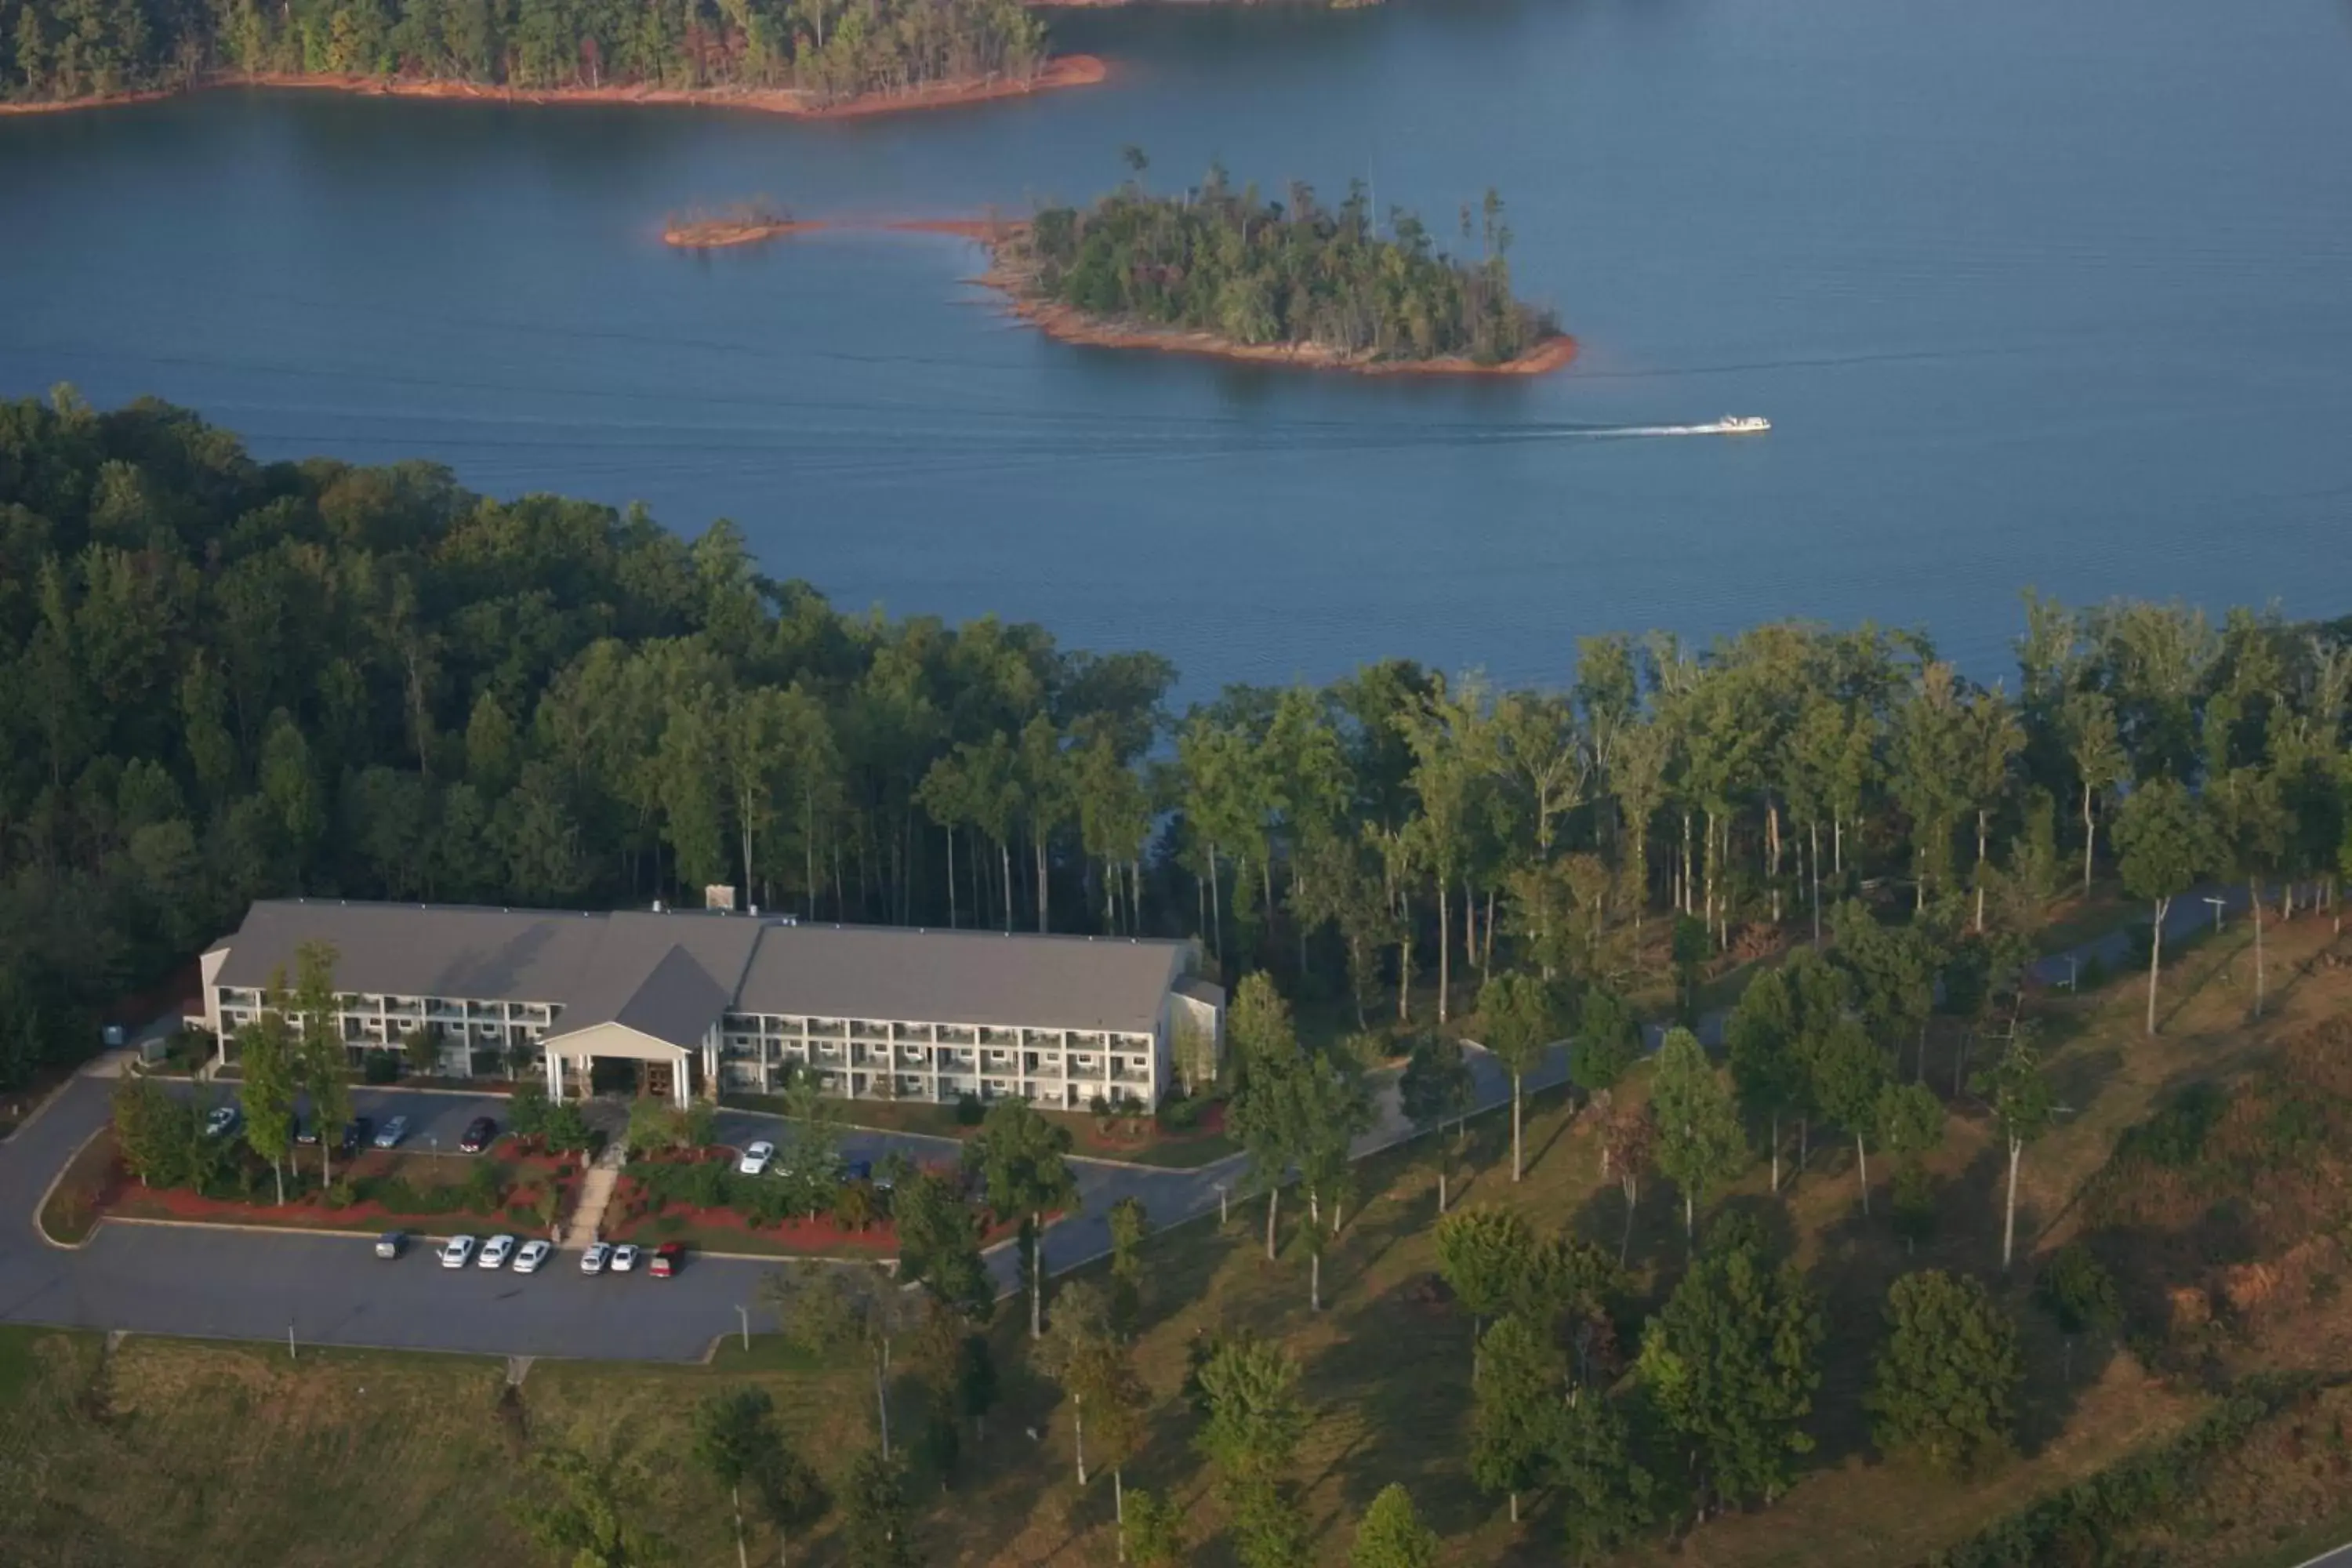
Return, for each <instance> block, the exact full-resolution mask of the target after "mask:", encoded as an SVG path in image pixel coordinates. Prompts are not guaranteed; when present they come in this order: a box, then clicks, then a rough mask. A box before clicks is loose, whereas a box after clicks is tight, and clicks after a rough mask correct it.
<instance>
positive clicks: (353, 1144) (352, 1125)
mask: <svg viewBox="0 0 2352 1568" xmlns="http://www.w3.org/2000/svg"><path fill="white" fill-rule="evenodd" d="M373 1131H375V1122H374V1121H373V1120H372V1119H371V1118H368V1117H365V1116H354V1117H352V1119H351V1120H350V1121H346V1122H344V1123H343V1148H342V1153H343V1157H344V1158H345V1159H349V1158H351V1157H352V1155H353V1154H356V1153H358V1152H360V1151H361V1150H362V1149H363V1148H365V1147H366V1146H367V1141H368V1135H369V1134H370V1133H371V1132H373Z"/></svg>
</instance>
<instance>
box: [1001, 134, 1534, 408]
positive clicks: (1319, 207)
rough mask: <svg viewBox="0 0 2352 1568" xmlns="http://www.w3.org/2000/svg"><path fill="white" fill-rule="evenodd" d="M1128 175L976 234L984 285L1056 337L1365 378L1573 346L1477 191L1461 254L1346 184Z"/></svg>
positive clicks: (1518, 360)
mask: <svg viewBox="0 0 2352 1568" xmlns="http://www.w3.org/2000/svg"><path fill="white" fill-rule="evenodd" d="M1126 156H1127V159H1128V163H1129V168H1130V169H1131V170H1132V171H1133V177H1132V178H1130V179H1129V180H1128V181H1127V182H1126V183H1125V184H1122V185H1120V186H1119V188H1118V189H1117V190H1115V191H1113V192H1111V193H1110V194H1109V195H1106V196H1104V197H1102V198H1101V199H1100V200H1098V201H1097V202H1096V203H1094V205H1091V206H1088V207H1084V208H1078V207H1068V206H1051V207H1043V208H1040V209H1039V210H1038V212H1037V213H1036V215H1035V216H1034V217H1032V218H1031V219H1030V220H1029V221H1027V222H1026V223H1017V224H1007V225H1003V226H1000V227H998V228H996V229H995V230H994V231H992V234H991V236H990V251H991V258H992V265H991V267H990V269H989V272H988V275H987V277H986V279H984V281H986V282H988V283H990V284H992V285H993V286H994V287H996V288H999V289H1003V291H1004V292H1005V293H1007V294H1009V295H1010V296H1011V297H1012V299H1013V305H1014V309H1015V310H1017V311H1018V312H1019V313H1020V314H1021V315H1022V316H1023V317H1024V318H1025V319H1027V320H1029V321H1034V323H1036V324H1037V325H1038V326H1039V327H1041V328H1043V329H1044V330H1045V331H1047V332H1048V333H1050V334H1052V335H1053V336H1055V337H1057V338H1061V339H1064V340H1065V341H1067V342H1083V343H1095V344H1099V345H1102V346H1105V347H1111V348H1128V349H1150V350H1158V351H1161V352H1166V353H1198V354H1208V355H1213V356H1215V357H1218V358H1223V359H1239V360H1252V361H1263V362H1269V363H1286V364H1303V365H1312V366H1319V367H1328V368H1334V369H1342V370H1352V371H1361V372H1370V373H1382V372H1399V371H1419V372H1435V373H1457V374H1458V373H1470V374H1539V373H1541V372H1544V371H1549V370H1556V369H1558V368H1559V367H1560V366H1561V365H1564V364H1566V363H1568V362H1569V361H1570V359H1571V358H1572V357H1573V356H1574V354H1575V342H1574V340H1572V339H1570V338H1569V337H1567V336H1565V335H1563V334H1562V333H1561V331H1560V330H1559V321H1557V320H1556V319H1555V318H1554V317H1553V315H1552V313H1551V312H1550V311H1549V310H1545V309H1543V308H1542V307H1540V306H1537V305H1534V304H1530V303H1528V301H1526V300H1521V299H1519V298H1518V297H1517V296H1516V295H1515V294H1514V293H1513V292H1512V289H1511V270H1510V262H1509V259H1508V253H1509V250H1510V246H1511V231H1510V227H1509V226H1508V225H1507V224H1506V223H1505V222H1504V221H1503V202H1502V198H1501V197H1500V196H1499V195H1496V193H1495V192H1494V191H1493V190H1492V189H1489V190H1488V191H1487V193H1486V199H1485V200H1484V202H1483V203H1481V205H1480V206H1479V207H1478V209H1477V211H1476V212H1475V214H1474V213H1473V211H1472V209H1470V208H1469V207H1466V206H1465V207H1464V208H1463V209H1462V221H1461V230H1462V235H1463V237H1464V238H1465V241H1472V242H1475V245H1476V246H1477V258H1476V259H1475V260H1460V259H1456V258H1454V257H1451V256H1449V255H1447V254H1445V253H1444V252H1443V251H1441V250H1439V249H1438V248H1437V247H1436V241H1435V237H1434V236H1433V235H1432V233H1431V231H1430V230H1429V228H1428V227H1427V226H1424V225H1423V223H1422V221H1421V219H1420V218H1418V217H1416V216H1414V215H1412V213H1410V212H1407V211H1404V210H1403V209H1402V208H1399V209H1395V210H1393V211H1392V212H1391V214H1390V216H1389V217H1388V220H1387V221H1386V223H1385V224H1383V223H1382V222H1381V219H1380V217H1379V216H1378V215H1376V213H1375V212H1374V210H1373V203H1372V199H1371V197H1370V194H1369V192H1368V191H1367V190H1366V189H1365V187H1364V184H1363V183H1362V182H1360V181H1357V182H1354V183H1351V184H1350V185H1349V190H1348V195H1347V197H1346V199H1345V200H1344V201H1342V202H1340V203H1339V205H1337V206H1330V205H1324V204H1323V203H1321V202H1319V201H1318V199H1317V198H1316V195H1315V192H1314V191H1313V189H1312V188H1310V187H1309V186H1307V185H1305V184H1299V183H1297V182H1295V181H1294V182H1293V183H1292V184H1290V186H1289V187H1288V190H1287V191H1286V199H1284V200H1281V201H1274V200H1269V199H1267V198H1266V197H1265V196H1263V195H1260V194H1259V192H1258V189H1257V187H1256V186H1255V184H1252V185H1247V186H1244V187H1243V188H1241V189H1239V190H1236V189H1234V186H1233V185H1232V184H1231V183H1230V181H1229V179H1228V177H1227V175H1226V173H1225V171H1224V170H1223V168H1222V167H1219V166H1214V165H1213V166H1212V167H1211V168H1210V170H1209V172H1208V174H1207V175H1206V176H1205V177H1204V178H1203V179H1202V182H1201V184H1200V185H1199V186H1198V187H1197V188H1196V189H1193V190H1190V191H1184V192H1181V193H1174V194H1170V195H1156V194H1153V193H1151V192H1150V191H1147V190H1146V189H1145V188H1144V185H1143V183H1142V174H1143V172H1144V170H1145V168H1146V167H1148V160H1147V159H1146V158H1145V157H1144V155H1143V154H1142V153H1140V152H1139V150H1137V149H1135V148H1132V147H1130V148H1129V149H1128V150H1127V154H1126Z"/></svg>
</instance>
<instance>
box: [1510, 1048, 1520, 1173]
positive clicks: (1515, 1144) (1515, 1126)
mask: <svg viewBox="0 0 2352 1568" xmlns="http://www.w3.org/2000/svg"><path fill="white" fill-rule="evenodd" d="M1519 1152H1520V1143H1519V1075H1518V1074H1517V1072H1514V1073H1512V1074H1511V1180H1512V1181H1514V1182H1516V1181H1517V1180H1518V1179H1519V1170H1520V1163H1519Z"/></svg>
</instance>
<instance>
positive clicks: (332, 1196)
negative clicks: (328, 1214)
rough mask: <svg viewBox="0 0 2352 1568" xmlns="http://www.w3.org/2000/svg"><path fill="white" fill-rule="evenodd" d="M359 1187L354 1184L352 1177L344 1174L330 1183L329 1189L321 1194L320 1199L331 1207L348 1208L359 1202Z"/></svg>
mask: <svg viewBox="0 0 2352 1568" xmlns="http://www.w3.org/2000/svg"><path fill="white" fill-rule="evenodd" d="M359 1196H360V1194H359V1189H358V1188H357V1187H355V1186H353V1185H352V1179H351V1178H350V1177H349V1176H343V1177H341V1178H338V1179H337V1180H336V1181H334V1182H332V1183H331V1184H329V1185H328V1187H327V1190H326V1191H325V1192H324V1193H321V1194H320V1202H322V1203H324V1204H325V1205H327V1206H328V1207H329V1208H331V1209H347V1208H349V1207H351V1206H352V1205H353V1204H355V1203H357V1202H359Z"/></svg>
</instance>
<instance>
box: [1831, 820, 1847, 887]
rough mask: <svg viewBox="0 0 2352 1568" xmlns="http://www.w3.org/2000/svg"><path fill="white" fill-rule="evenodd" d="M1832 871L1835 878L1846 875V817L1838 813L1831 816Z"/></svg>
mask: <svg viewBox="0 0 2352 1568" xmlns="http://www.w3.org/2000/svg"><path fill="white" fill-rule="evenodd" d="M1830 870H1831V873H1832V875H1834V876H1839V877H1843V876H1844V875H1845V817H1844V816H1843V815H1842V814H1841V813H1838V812H1832V813H1831V814H1830Z"/></svg>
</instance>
